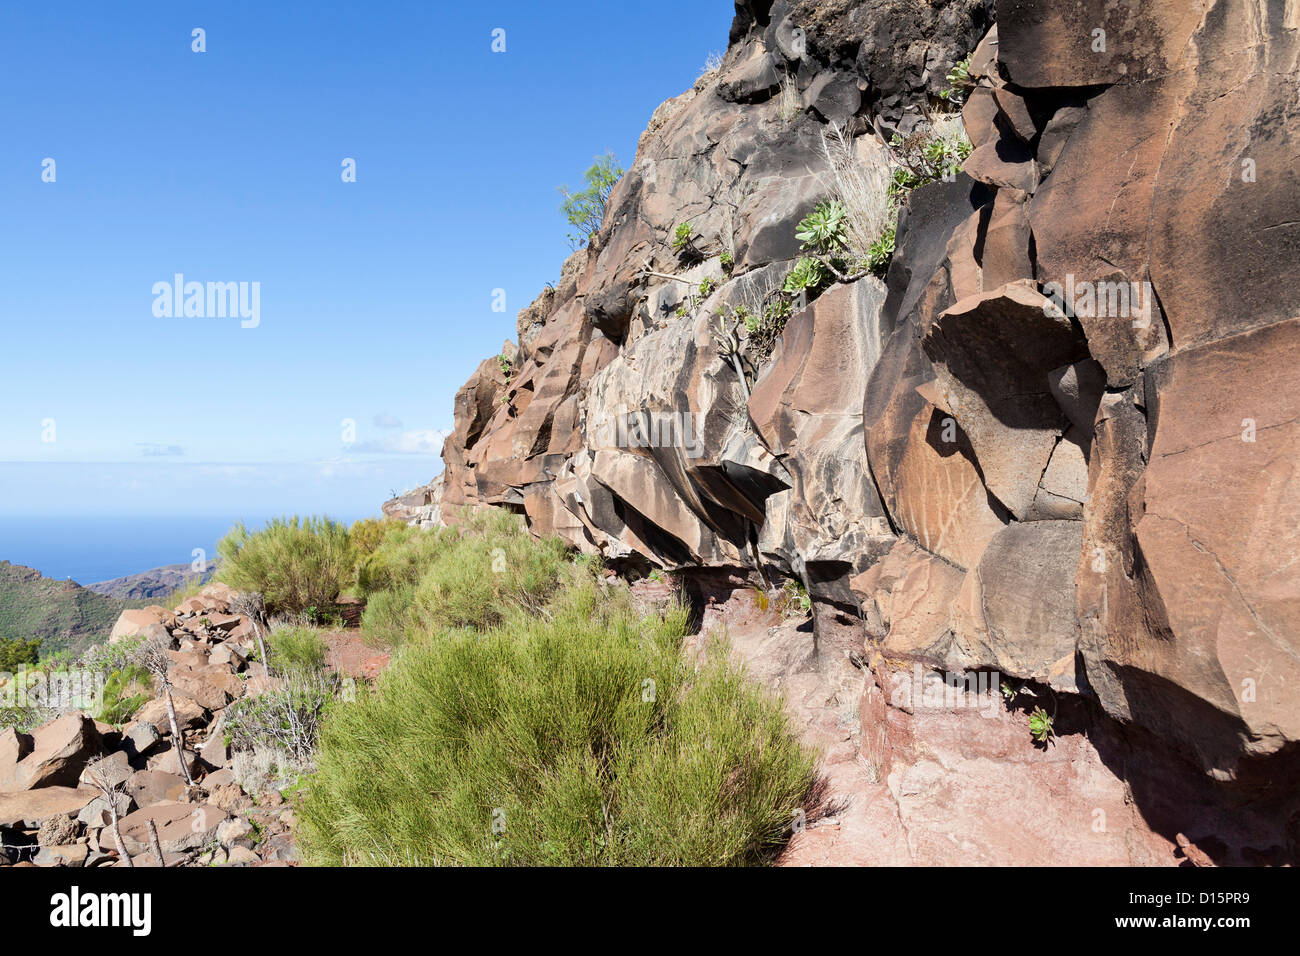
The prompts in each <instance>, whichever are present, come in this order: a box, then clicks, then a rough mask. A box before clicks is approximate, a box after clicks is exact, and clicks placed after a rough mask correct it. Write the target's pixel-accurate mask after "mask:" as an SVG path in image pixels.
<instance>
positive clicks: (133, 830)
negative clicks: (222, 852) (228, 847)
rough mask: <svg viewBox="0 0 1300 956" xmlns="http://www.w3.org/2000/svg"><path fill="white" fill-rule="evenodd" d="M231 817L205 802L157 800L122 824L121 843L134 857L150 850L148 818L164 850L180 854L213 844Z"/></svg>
mask: <svg viewBox="0 0 1300 956" xmlns="http://www.w3.org/2000/svg"><path fill="white" fill-rule="evenodd" d="M229 819H230V815H229V814H228V813H226V812H225V811H224V810H222V809H221V808H219V807H214V806H212V805H211V804H206V803H197V804H196V803H158V804H154V805H153V806H148V807H144V808H142V809H140V810H136V811H135V812H134V813H132V814H130V815H129V816H127V817H126V818H125V819H123V820H122V821H121V822H120V824H119V829H120V830H121V831H122V842H123V844H125V846H126V851H127V852H128V853H130V854H132V855H133V856H134V855H135V854H137V853H144V852H146V851H147V850H148V849H149V832H148V828H147V824H146V821H147V820H153V822H154V826H155V827H157V829H158V842H159V843H160V844H161V845H162V850H163V853H164V854H166V853H181V852H184V851H185V850H192V849H196V848H198V847H201V846H204V845H206V844H208V843H211V842H212V841H214V840H215V839H216V835H217V830H218V828H219V827H220V826H221V825H222V824H223V823H225V822H226V821H227V820H229Z"/></svg>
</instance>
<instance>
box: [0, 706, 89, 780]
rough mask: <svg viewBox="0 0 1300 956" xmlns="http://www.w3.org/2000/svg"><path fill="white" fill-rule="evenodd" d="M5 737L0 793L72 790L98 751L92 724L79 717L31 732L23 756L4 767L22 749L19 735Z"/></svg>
mask: <svg viewBox="0 0 1300 956" xmlns="http://www.w3.org/2000/svg"><path fill="white" fill-rule="evenodd" d="M7 737H8V743H5V741H4V740H3V739H0V791H4V790H8V791H15V790H35V789H36V788H38V787H52V786H70V787H75V786H76V785H77V778H78V777H80V776H81V772H82V770H84V769H85V766H86V762H87V761H88V760H89V759H90V758H91V757H92V756H94V755H95V754H96V753H97V752H98V750H99V747H100V736H99V731H98V730H96V729H95V722H94V721H93V720H91V719H90V718H89V717H87V716H85V715H84V714H79V713H73V714H66V715H64V716H63V717H59V718H57V719H55V720H53V721H51V722H50V723H48V724H45V725H44V726H42V727H38V728H37V729H36V730H34V731H32V733H31V744H30V748H29V749H28V752H27V754H26V756H24V757H22V759H20V760H18V761H16V762H12V763H8V764H7V765H6V761H5V758H6V757H7V756H8V757H12V756H13V755H14V754H16V753H19V752H21V750H22V749H25V746H26V745H25V744H24V743H22V741H21V737H20V736H19V735H7Z"/></svg>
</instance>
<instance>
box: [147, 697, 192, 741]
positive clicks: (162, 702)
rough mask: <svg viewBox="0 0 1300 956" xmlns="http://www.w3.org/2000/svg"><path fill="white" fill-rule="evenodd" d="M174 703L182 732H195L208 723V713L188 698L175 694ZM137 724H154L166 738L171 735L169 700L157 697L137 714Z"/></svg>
mask: <svg viewBox="0 0 1300 956" xmlns="http://www.w3.org/2000/svg"><path fill="white" fill-rule="evenodd" d="M172 701H173V703H174V705H175V709H176V723H177V725H178V726H179V727H180V729H181V730H182V731H186V730H193V729H194V728H195V727H201V726H202V725H203V724H205V723H207V720H208V715H207V712H206V711H205V710H204V709H203V708H202V707H201V706H200V705H198V704H196V703H195V702H194V701H192V700H190V699H189V698H188V697H183V696H181V695H180V694H173V695H172ZM135 719H136V722H137V723H147V724H153V725H154V726H155V727H157V728H158V730H159V732H160V733H162V734H163V735H164V736H166V735H169V734H170V733H171V721H170V720H169V719H168V717H167V698H166V697H165V696H163V697H156V698H154V699H153V700H151V701H149V703H147V704H145V705H144V706H143V707H141V708H140V709H139V710H137V711H136V712H135Z"/></svg>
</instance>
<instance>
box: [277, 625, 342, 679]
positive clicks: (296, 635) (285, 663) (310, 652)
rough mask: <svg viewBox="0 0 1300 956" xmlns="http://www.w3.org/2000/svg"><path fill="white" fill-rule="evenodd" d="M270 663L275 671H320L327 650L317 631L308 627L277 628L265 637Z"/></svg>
mask: <svg viewBox="0 0 1300 956" xmlns="http://www.w3.org/2000/svg"><path fill="white" fill-rule="evenodd" d="M266 643H267V645H268V646H269V647H270V651H269V653H270V656H271V663H272V664H273V665H275V668H276V670H279V671H285V670H320V669H321V668H322V667H324V666H325V655H326V654H327V652H328V650H329V648H328V647H326V645H325V639H324V638H322V637H321V636H320V632H319V631H315V630H313V629H312V628H310V627H277V628H275V629H273V630H272V631H271V633H270V634H268V635H267V638H266Z"/></svg>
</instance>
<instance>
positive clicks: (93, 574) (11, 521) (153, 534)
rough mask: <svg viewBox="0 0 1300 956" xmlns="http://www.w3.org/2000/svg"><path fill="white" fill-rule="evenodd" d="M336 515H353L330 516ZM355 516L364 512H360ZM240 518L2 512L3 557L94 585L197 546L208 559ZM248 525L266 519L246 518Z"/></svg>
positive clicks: (188, 557) (173, 560)
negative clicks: (88, 516) (219, 541)
mask: <svg viewBox="0 0 1300 956" xmlns="http://www.w3.org/2000/svg"><path fill="white" fill-rule="evenodd" d="M331 517H334V518H335V519H336V520H339V521H347V522H348V523H349V524H350V523H351V522H352V520H354V519H353V518H352V517H350V516H349V517H344V516H335V515H331ZM356 517H362V516H361V515H357V516H356ZM237 520H239V519H238V518H237V517H230V518H222V517H213V516H200V517H176V516H166V517H105V518H87V517H50V516H48V515H44V516H38V517H26V516H14V515H0V560H3V561H11V562H13V563H14V564H25V565H27V567H29V568H35V569H36V570H37V571H40V572H41V573H42V574H44V575H45V576H46V577H49V578H58V579H63V578H71V579H72V580H74V581H76V582H77V583H78V584H94V583H96V582H98V581H107V580H109V579H111V578H120V577H124V576H126V575H128V574H136V573H138V572H140V571H148V570H149V569H151V568H157V567H161V566H163V565H165V564H188V563H190V562H191V561H193V560H194V555H193V552H194V549H195V548H202V549H203V550H204V552H205V555H206V557H207V559H208V560H213V559H215V558H216V556H217V541H218V540H220V538H221V537H222V536H223V535H225V533H226V532H227V531H229V530H230V527H231V525H233V524H234V523H235V522H236V521H237ZM243 520H244V523H245V524H246V525H247V526H248V528H249V530H255V529H257V528H259V527H261V526H262V524H263V521H264V520H265V519H260V518H259V519H256V520H251V519H248V518H245V519H243Z"/></svg>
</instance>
